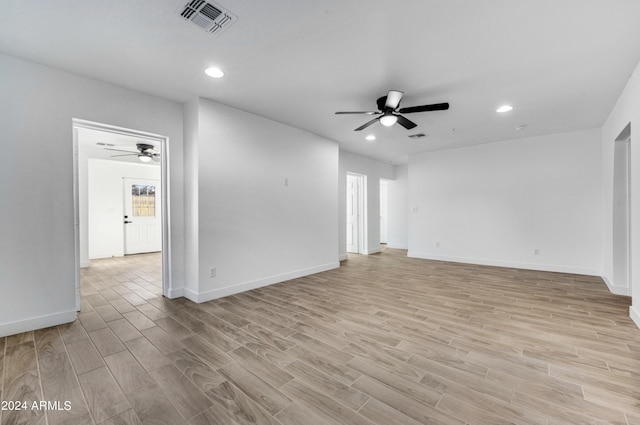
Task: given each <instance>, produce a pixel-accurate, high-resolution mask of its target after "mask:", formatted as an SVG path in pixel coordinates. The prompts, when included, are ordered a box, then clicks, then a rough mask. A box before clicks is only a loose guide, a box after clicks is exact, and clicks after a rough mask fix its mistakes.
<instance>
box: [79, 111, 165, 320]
mask: <svg viewBox="0 0 640 425" xmlns="http://www.w3.org/2000/svg"><path fill="white" fill-rule="evenodd" d="M71 121H72V123H71V124H72V129H73V215H74V233H75V235H74V242H75V285H76V310H77V311H80V189H79V162H78V143H79V141H78V128H86V129H89V130H97V131H104V132H107V133H115V134H122V135H126V136H131V137H135V138H138V139H146V140H151V141H154V142H157V143H159V145H160V185H161V190H162V195H163V196H162V198H161V205H160V208H161V214H162V223H161V225H162V294H163V295H164V296H165V297H168V295H169V293H170V292H171V288H172V283H171V252H170V250H171V219H170V216H169V211H170V197H171V196H170V191H169V138H168V137H165V136H162V135H159V134H153V133H148V132H144V131H138V130H133V129H130V128H124V127H117V126H113V125H109V124H103V123H99V122H94V121H87V120H82V119H78V118H73V119H72V120H71Z"/></svg>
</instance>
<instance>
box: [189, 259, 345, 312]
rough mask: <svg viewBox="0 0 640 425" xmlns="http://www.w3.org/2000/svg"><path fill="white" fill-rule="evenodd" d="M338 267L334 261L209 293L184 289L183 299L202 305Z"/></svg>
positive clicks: (212, 290)
mask: <svg viewBox="0 0 640 425" xmlns="http://www.w3.org/2000/svg"><path fill="white" fill-rule="evenodd" d="M339 267H340V263H339V262H338V261H336V262H333V263H329V264H323V265H320V266H315V267H309V268H306V269H301V270H295V271H292V272H288V273H283V274H279V275H275V276H269V277H266V278H263V279H257V280H253V281H250V282H244V283H238V284H235V285H229V286H225V287H223V288H216V289H211V290H209V291H204V292H195V291H192V290H190V289H186V288H185V289H184V297H185V298H187V299H189V300H191V301H193V302H195V303H203V302H207V301H211V300H215V299H218V298H222V297H226V296H229V295H233V294H239V293H240V292H245V291H250V290H252V289H257V288H261V287H263V286H268V285H273V284H275V283H280V282H284V281H287V280H291V279H296V278H299V277H304V276H309V275H312V274H316V273H320V272H325V271H327V270H332V269H337V268H339Z"/></svg>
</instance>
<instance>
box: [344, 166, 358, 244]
mask: <svg viewBox="0 0 640 425" xmlns="http://www.w3.org/2000/svg"><path fill="white" fill-rule="evenodd" d="M359 200H360V179H359V178H358V176H354V175H351V174H347V252H354V253H358V252H359V245H358V241H359V240H360V237H359V233H358V230H359V228H360V224H359V221H358V220H359V216H360V211H359V209H360V208H359V206H360V202H359Z"/></svg>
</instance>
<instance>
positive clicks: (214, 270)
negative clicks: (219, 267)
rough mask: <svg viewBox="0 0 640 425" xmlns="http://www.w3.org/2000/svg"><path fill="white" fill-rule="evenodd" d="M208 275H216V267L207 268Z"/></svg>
mask: <svg viewBox="0 0 640 425" xmlns="http://www.w3.org/2000/svg"><path fill="white" fill-rule="evenodd" d="M209 277H216V268H215V267H211V268H210V269H209Z"/></svg>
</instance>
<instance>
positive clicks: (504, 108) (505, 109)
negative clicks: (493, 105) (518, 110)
mask: <svg viewBox="0 0 640 425" xmlns="http://www.w3.org/2000/svg"><path fill="white" fill-rule="evenodd" d="M512 109H513V106H511V105H502V106H501V107H499V108H498V109H496V112H498V113H500V114H502V113H504V112H509V111H510V110H512Z"/></svg>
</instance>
